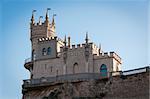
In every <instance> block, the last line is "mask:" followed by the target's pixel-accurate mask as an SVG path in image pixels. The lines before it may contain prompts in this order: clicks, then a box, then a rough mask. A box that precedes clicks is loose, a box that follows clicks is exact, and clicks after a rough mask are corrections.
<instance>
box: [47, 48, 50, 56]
mask: <svg viewBox="0 0 150 99" xmlns="http://www.w3.org/2000/svg"><path fill="white" fill-rule="evenodd" d="M50 54H51V47H48V49H47V55H50Z"/></svg>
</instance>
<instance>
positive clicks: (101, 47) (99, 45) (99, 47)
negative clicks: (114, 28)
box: [99, 43, 102, 54]
mask: <svg viewBox="0 0 150 99" xmlns="http://www.w3.org/2000/svg"><path fill="white" fill-rule="evenodd" d="M101 48H102V47H101V43H100V44H99V54H100V53H101Z"/></svg>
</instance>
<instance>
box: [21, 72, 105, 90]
mask: <svg viewBox="0 0 150 99" xmlns="http://www.w3.org/2000/svg"><path fill="white" fill-rule="evenodd" d="M107 78H108V76H105V77H102V76H100V73H79V74H67V75H59V76H56V77H42V78H38V79H27V80H23V86H24V88H30V87H37V86H43V85H44V86H46V85H53V84H56V83H64V82H78V81H86V80H92V79H107Z"/></svg>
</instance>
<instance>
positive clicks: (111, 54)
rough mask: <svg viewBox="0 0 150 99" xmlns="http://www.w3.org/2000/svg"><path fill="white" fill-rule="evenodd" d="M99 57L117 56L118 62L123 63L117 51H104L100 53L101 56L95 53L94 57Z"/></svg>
mask: <svg viewBox="0 0 150 99" xmlns="http://www.w3.org/2000/svg"><path fill="white" fill-rule="evenodd" d="M99 58H115V59H116V60H117V61H118V62H120V63H121V58H120V57H119V56H118V55H117V54H116V53H115V52H109V53H108V52H104V53H100V55H99V56H97V55H95V54H94V59H99Z"/></svg>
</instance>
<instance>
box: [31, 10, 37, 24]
mask: <svg viewBox="0 0 150 99" xmlns="http://www.w3.org/2000/svg"><path fill="white" fill-rule="evenodd" d="M34 12H36V10H33V11H32V18H31V23H32V24H34Z"/></svg>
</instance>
